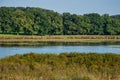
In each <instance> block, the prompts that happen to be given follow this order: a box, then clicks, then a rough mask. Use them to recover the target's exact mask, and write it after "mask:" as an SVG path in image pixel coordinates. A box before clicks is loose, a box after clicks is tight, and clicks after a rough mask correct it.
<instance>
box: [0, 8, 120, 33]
mask: <svg viewBox="0 0 120 80" xmlns="http://www.w3.org/2000/svg"><path fill="white" fill-rule="evenodd" d="M0 34H16V35H120V15H115V16H109V14H104V15H100V14H98V13H90V14H84V15H76V14H70V13H63V14H60V13H57V12H54V11H52V10H47V9H41V8H32V7H26V8H24V7H0Z"/></svg>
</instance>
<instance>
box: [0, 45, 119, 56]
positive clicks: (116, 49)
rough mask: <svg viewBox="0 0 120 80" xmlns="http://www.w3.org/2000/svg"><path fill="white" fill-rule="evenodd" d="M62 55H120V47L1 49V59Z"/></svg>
mask: <svg viewBox="0 0 120 80" xmlns="http://www.w3.org/2000/svg"><path fill="white" fill-rule="evenodd" d="M30 52H35V53H56V54H59V53H62V52H80V53H82V52H84V53H89V52H95V53H116V54H120V45H96V46H90V45H89V46H85V45H84V46H40V47H0V58H3V57H5V56H10V55H15V54H24V53H30Z"/></svg>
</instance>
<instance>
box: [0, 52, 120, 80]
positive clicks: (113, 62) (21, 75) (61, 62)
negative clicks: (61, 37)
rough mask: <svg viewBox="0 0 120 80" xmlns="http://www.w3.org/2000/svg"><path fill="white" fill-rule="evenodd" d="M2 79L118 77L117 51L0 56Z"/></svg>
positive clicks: (119, 59)
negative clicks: (0, 57)
mask: <svg viewBox="0 0 120 80" xmlns="http://www.w3.org/2000/svg"><path fill="white" fill-rule="evenodd" d="M0 79H1V80H22V79H23V80H120V55H119V54H95V53H89V54H85V53H81V54H80V53H61V54H59V55H58V54H34V53H30V54H24V55H15V56H11V57H6V58H3V59H0Z"/></svg>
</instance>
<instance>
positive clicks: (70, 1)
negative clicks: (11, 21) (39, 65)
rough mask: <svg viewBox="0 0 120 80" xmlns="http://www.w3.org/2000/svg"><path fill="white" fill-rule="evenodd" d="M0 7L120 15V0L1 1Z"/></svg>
mask: <svg viewBox="0 0 120 80" xmlns="http://www.w3.org/2000/svg"><path fill="white" fill-rule="evenodd" d="M0 6H7V7H40V8H44V9H50V10H54V11H56V12H59V13H63V12H70V13H71V14H80V15H82V14H87V13H99V14H101V15H102V14H110V15H116V14H120V0H0Z"/></svg>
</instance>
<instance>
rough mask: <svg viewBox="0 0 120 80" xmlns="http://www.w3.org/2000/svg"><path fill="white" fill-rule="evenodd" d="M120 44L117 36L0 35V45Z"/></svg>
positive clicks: (119, 38) (119, 37)
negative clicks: (54, 43) (55, 43)
mask: <svg viewBox="0 0 120 80" xmlns="http://www.w3.org/2000/svg"><path fill="white" fill-rule="evenodd" d="M53 42H57V43H66V42H68V43H120V36H119V35H116V36H115V35H114V36H110V35H104V36H103V35H63V36H62V35H55V36H54V35H51V36H23V35H19V36H17V35H0V44H9V43H10V44H11V43H14V44H26V45H27V44H30V43H33V44H34V43H37V44H38V43H53Z"/></svg>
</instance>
